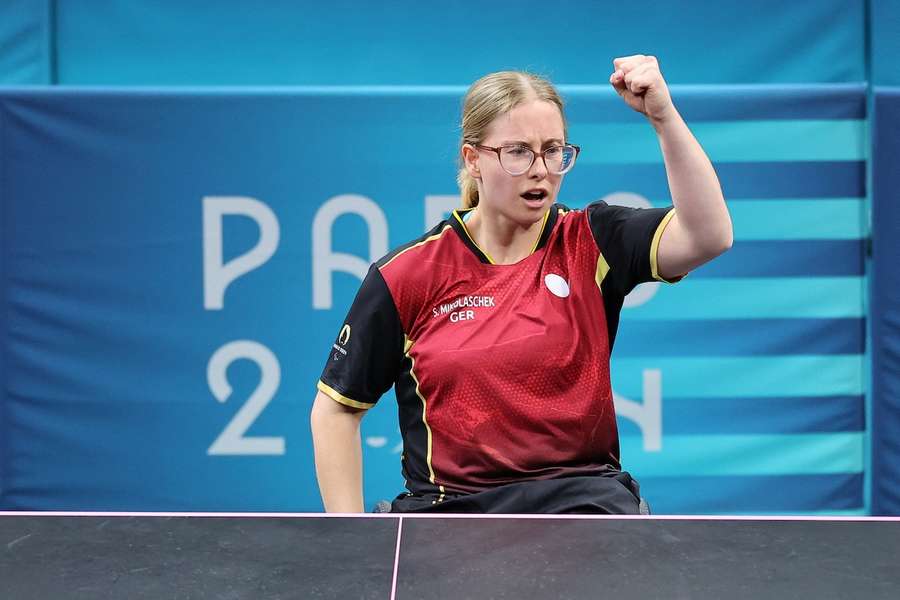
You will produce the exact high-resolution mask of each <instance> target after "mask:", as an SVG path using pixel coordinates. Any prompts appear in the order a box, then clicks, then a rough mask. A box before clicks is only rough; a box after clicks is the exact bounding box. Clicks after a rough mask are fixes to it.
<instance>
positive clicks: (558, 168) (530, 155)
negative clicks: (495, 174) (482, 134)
mask: <svg viewBox="0 0 900 600" xmlns="http://www.w3.org/2000/svg"><path fill="white" fill-rule="evenodd" d="M473 146H475V147H476V148H480V149H481V150H490V151H492V152H496V153H497V159H498V160H499V161H500V166H501V167H503V170H504V171H506V172H507V173H509V174H510V175H521V174H523V173H525V172H526V171H528V170H529V169H530V168H531V165H533V164H534V159H535V158H536V157H538V156H540V157H541V159H542V160H543V161H544V166H545V167H547V171H549V172H550V173H553V174H554V175H562V174H563V173H568V172H569V171H571V170H572V167H574V166H575V159H576V158H577V157H578V153H579V152H580V151H581V148H580V147H578V146H575V145H573V144H565V145H562V146H550V147H549V148H547V149H546V150H544V151H543V152H537V153H536V152H535V151H534V150H532V149H531V148H529V147H528V146H521V145H518V144H516V145H511V146H499V147H496V148H495V147H492V146H482V145H481V144H473Z"/></svg>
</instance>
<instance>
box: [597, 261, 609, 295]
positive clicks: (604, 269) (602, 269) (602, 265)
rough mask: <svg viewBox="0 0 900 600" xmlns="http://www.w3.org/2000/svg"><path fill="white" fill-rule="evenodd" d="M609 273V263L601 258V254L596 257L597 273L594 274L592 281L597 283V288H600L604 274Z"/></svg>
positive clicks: (604, 277)
mask: <svg viewBox="0 0 900 600" xmlns="http://www.w3.org/2000/svg"><path fill="white" fill-rule="evenodd" d="M607 273H609V263H607V262H606V259H605V258H603V254H602V253H601V254H600V256H598V257H597V271H596V272H595V273H594V281H596V282H597V287H600V284H601V283H603V280H604V279H606V274H607Z"/></svg>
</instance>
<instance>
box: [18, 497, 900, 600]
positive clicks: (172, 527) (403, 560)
mask: <svg viewBox="0 0 900 600" xmlns="http://www.w3.org/2000/svg"><path fill="white" fill-rule="evenodd" d="M29 598H54V599H56V598H79V599H80V598H85V599H88V598H90V599H100V598H153V599H154V600H156V599H162V598H185V599H187V598H222V599H238V598H254V599H255V598H304V599H305V598H379V599H393V598H403V599H408V598H416V599H419V598H447V599H449V598H453V599H460V598H479V599H482V598H515V599H525V598H554V599H556V598H616V599H631V598H670V599H674V598H727V599H728V600H738V599H742V598H753V599H758V598H765V599H766V600H774V599H776V598H804V599H806V598H814V599H816V600H824V599H829V598H890V599H891V600H898V599H900V519H891V518H882V519H876V518H857V519H804V518H797V519H789V518H741V517H724V518H693V517H657V516H653V517H631V518H627V517H586V516H585V517H572V516H567V517H536V516H514V515H509V516H502V515H501V516H490V517H484V516H462V515H458V516H446V515H445V516H440V517H436V516H429V517H420V516H408V515H404V516H402V517H399V516H397V515H359V516H332V515H327V516H326V515H310V514H279V515H272V514H268V515H263V514H257V515H246V514H244V515H237V514H232V515H224V514H185V513H177V514H175V513H172V514H162V513H142V514H137V513H135V514H123V513H78V514H74V513H66V514H62V513H41V514H35V513H0V599H3V600H6V599H16V600H19V599H29Z"/></svg>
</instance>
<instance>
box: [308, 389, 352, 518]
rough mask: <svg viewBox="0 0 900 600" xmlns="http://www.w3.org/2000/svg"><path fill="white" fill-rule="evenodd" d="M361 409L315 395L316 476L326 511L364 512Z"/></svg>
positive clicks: (314, 439) (313, 418)
mask: <svg viewBox="0 0 900 600" xmlns="http://www.w3.org/2000/svg"><path fill="white" fill-rule="evenodd" d="M365 412H366V411H365V410H362V409H358V408H351V407H349V406H345V405H343V404H340V403H338V402H335V401H334V400H332V399H331V398H329V397H328V396H326V395H325V394H324V393H322V392H319V393H318V394H317V395H316V400H315V403H314V404H313V408H312V415H311V416H310V425H311V427H312V438H313V446H314V447H315V453H316V478H317V479H318V480H319V492H320V493H321V494H322V502H323V503H324V504H325V511H326V512H340V513H358V512H364V510H365V509H364V507H363V491H362V446H361V443H360V436H359V423H360V421H362V417H363V415H364V414H365Z"/></svg>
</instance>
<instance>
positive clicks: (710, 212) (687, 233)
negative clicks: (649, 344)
mask: <svg viewBox="0 0 900 600" xmlns="http://www.w3.org/2000/svg"><path fill="white" fill-rule="evenodd" d="M613 66H614V67H615V71H614V72H613V74H612V75H610V78H609V82H610V83H611V84H612V86H613V87H614V88H615V90H616V92H617V93H618V94H619V95H620V96H621V97H622V99H623V100H625V102H626V103H627V104H628V105H629V106H630V107H631V108H633V109H634V110H636V111H638V112H640V113H643V114H644V115H646V117H647V119H648V120H649V121H650V123H651V124H652V125H653V128H654V129H655V130H656V134H657V136H658V138H659V145H660V147H661V148H662V153H663V160H664V161H665V165H666V176H667V177H668V180H669V191H670V192H671V194H672V203H673V204H674V206H675V209H676V210H675V216H674V217H673V218H672V220H671V221H670V222H669V224H668V226H667V227H666V229H665V231H664V232H663V235H662V238H661V239H660V241H659V251H658V255H657V261H658V265H659V274H660V276H661V277H663V278H665V279H672V278H675V277H677V276H679V275H684V274H685V273H687V272H688V271H691V270H692V269H695V268H697V267H699V266H700V265H702V264H703V263H705V262H708V261H710V260H712V259H713V258H715V257H716V256H719V255H720V254H722V253H723V252H725V251H726V250H728V249H729V248H731V245H732V242H733V237H734V236H733V232H732V226H731V216H730V215H729V214H728V207H727V206H726V205H725V198H724V197H723V196H722V188H721V186H720V185H719V179H718V177H717V176H716V172H715V170H714V169H713V166H712V163H710V161H709V158H708V157H707V156H706V153H705V152H704V151H703V148H701V147H700V144H699V143H698V142H697V140H696V138H694V136H693V134H692V133H691V131H690V129H688V126H687V124H686V123H685V122H684V119H682V118H681V115H680V114H678V111H677V110H676V109H675V105H674V104H673V103H672V98H671V96H670V95H669V89H668V86H667V85H666V82H665V80H664V79H663V76H662V73H661V72H660V70H659V63H658V62H657V60H656V58H655V57H653V56H644V55H642V54H638V55H635V56H627V57H623V58H617V59H615V60H614V61H613Z"/></svg>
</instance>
